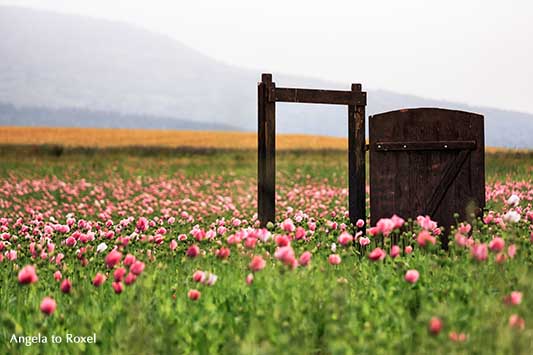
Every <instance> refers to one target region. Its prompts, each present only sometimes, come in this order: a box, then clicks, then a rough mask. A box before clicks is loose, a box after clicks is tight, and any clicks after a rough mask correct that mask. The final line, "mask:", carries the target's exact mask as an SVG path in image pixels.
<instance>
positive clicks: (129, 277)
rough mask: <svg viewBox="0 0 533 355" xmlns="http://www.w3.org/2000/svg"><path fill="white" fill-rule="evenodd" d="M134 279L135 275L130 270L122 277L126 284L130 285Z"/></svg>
mask: <svg viewBox="0 0 533 355" xmlns="http://www.w3.org/2000/svg"><path fill="white" fill-rule="evenodd" d="M136 279H137V276H136V275H135V274H133V273H131V272H130V273H128V274H127V275H126V277H125V278H124V283H125V284H126V285H128V286H130V285H131V284H133V283H134V282H135V280H136Z"/></svg>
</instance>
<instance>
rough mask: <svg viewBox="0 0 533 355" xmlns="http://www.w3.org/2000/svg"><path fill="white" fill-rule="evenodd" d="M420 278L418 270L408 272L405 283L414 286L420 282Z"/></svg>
mask: <svg viewBox="0 0 533 355" xmlns="http://www.w3.org/2000/svg"><path fill="white" fill-rule="evenodd" d="M419 277H420V274H419V273H418V271H417V270H414V269H412V270H407V272H406V273H405V277H404V278H405V281H407V282H409V283H410V284H414V283H416V282H417V281H418V278H419Z"/></svg>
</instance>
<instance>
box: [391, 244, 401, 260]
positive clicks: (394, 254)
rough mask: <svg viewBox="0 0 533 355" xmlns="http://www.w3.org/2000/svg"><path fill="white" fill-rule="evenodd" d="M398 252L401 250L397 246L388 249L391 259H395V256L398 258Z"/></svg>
mask: <svg viewBox="0 0 533 355" xmlns="http://www.w3.org/2000/svg"><path fill="white" fill-rule="evenodd" d="M400 251H401V249H400V247H399V246H397V245H393V246H392V247H391V249H390V256H391V258H396V257H397V256H399V255H400Z"/></svg>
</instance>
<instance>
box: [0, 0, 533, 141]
mask: <svg viewBox="0 0 533 355" xmlns="http://www.w3.org/2000/svg"><path fill="white" fill-rule="evenodd" d="M0 38H1V40H0V58H1V59H0V103H1V104H2V105H0V124H10V125H13V124H19V125H55V126H61V125H63V126H76V127H139V128H173V129H181V128H186V129H240V130H255V129H256V126H257V123H256V115H257V113H256V111H257V109H256V95H257V94H256V90H257V89H256V83H257V81H258V79H259V77H260V71H259V70H256V71H254V70H247V69H242V68H238V67H234V66H231V65H227V64H224V63H221V62H218V61H216V60H213V59H212V58H209V57H207V56H205V55H203V54H201V53H199V52H197V51H195V50H194V49H191V48H189V47H186V46H184V45H183V44H181V43H180V42H178V41H176V40H174V39H171V38H169V37H166V36H163V35H159V34H155V33H152V32H149V31H146V30H143V29H141V28H138V27H135V26H131V25H127V24H123V23H116V22H110V21H104V20H98V19H92V18H85V17H80V16H71V15H62V14H55V13H51V12H45V11H37V10H30V9H25V8H18V7H0ZM267 64H268V63H258V66H265V65H267ZM274 74H275V75H274V79H275V81H276V83H277V84H278V85H283V86H308V87H321V88H345V89H348V88H349V86H350V83H351V82H356V81H357V78H346V82H345V83H341V84H339V83H330V82H325V81H322V80H316V79H312V78H300V77H292V76H287V75H277V74H276V73H274ZM363 87H364V83H363ZM368 98H369V105H368V111H367V112H368V113H369V114H372V113H377V112H383V111H388V110H392V109H397V108H403V107H421V106H422V107H425V106H439V107H449V108H458V109H463V110H468V111H475V112H479V113H482V114H484V115H485V116H486V137H487V144H488V145H494V146H506V147H530V148H533V139H532V138H531V137H532V135H533V115H531V114H525V113H519V112H510V111H502V110H497V109H491V108H485V107H468V106H466V105H463V104H460V103H452V102H440V101H434V100H428V99H424V98H420V97H415V96H409V95H401V94H397V93H393V92H389V91H384V90H370V91H368ZM76 113H78V114H76ZM278 117H279V120H278V126H277V127H278V131H279V132H280V133H320V134H327V135H337V136H338V135H345V134H346V108H345V107H329V106H313V107H312V108H310V107H309V106H307V105H290V104H282V105H279V109H278Z"/></svg>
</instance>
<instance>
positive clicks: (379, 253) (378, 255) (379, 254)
mask: <svg viewBox="0 0 533 355" xmlns="http://www.w3.org/2000/svg"><path fill="white" fill-rule="evenodd" d="M386 256H387V253H386V252H385V250H383V249H381V248H376V249H374V250H372V251H371V252H370V254H368V258H369V259H370V260H372V261H378V260H383V259H385V257H386Z"/></svg>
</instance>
